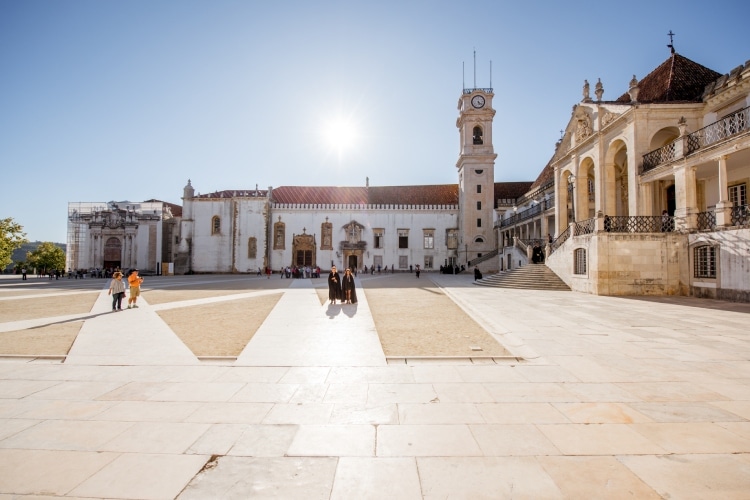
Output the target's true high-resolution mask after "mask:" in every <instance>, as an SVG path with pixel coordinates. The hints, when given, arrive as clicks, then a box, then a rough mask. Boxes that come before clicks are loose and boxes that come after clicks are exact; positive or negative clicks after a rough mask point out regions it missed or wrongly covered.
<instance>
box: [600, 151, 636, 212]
mask: <svg viewBox="0 0 750 500" xmlns="http://www.w3.org/2000/svg"><path fill="white" fill-rule="evenodd" d="M628 171H629V170H628V146H627V144H626V143H625V141H624V140H622V139H615V140H614V141H612V143H610V145H609V147H608V148H607V152H606V153H605V156H604V169H603V172H602V176H603V181H604V182H603V183H602V185H603V188H604V189H603V192H602V193H601V200H602V202H603V208H604V210H603V212H604V215H621V216H627V215H630V208H629V197H630V195H629V189H630V185H631V183H632V180H631V179H630V178H629V174H628Z"/></svg>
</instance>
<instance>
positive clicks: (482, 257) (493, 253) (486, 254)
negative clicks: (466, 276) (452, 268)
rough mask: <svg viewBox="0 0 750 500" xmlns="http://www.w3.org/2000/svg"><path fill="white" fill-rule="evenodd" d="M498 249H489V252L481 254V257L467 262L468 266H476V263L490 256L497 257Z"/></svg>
mask: <svg viewBox="0 0 750 500" xmlns="http://www.w3.org/2000/svg"><path fill="white" fill-rule="evenodd" d="M497 254H498V249H497V248H496V249H494V250H490V251H489V252H487V253H485V254H482V256H481V257H477V258H476V259H472V260H470V261H469V262H468V267H473V266H476V265H477V264H480V263H482V262H484V261H486V260H490V259H491V258H492V257H497Z"/></svg>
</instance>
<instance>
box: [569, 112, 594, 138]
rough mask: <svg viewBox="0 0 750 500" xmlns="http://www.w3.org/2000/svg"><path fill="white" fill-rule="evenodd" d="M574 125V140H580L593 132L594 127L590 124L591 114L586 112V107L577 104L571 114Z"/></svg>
mask: <svg viewBox="0 0 750 500" xmlns="http://www.w3.org/2000/svg"><path fill="white" fill-rule="evenodd" d="M573 118H574V119H575V125H576V135H575V137H576V142H577V143H578V142H581V141H583V140H585V139H586V138H587V137H589V136H590V135H591V134H593V133H594V127H593V126H592V120H591V115H590V114H589V113H588V111H587V110H586V108H584V107H583V106H578V107H577V108H576V111H575V113H574V115H573Z"/></svg>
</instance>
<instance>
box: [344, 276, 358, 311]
mask: <svg viewBox="0 0 750 500" xmlns="http://www.w3.org/2000/svg"><path fill="white" fill-rule="evenodd" d="M341 289H342V291H343V292H344V299H343V300H344V304H356V303H357V288H356V286H355V285H354V275H353V274H352V270H351V269H349V268H348V267H347V268H346V271H344V277H343V278H342V280H341Z"/></svg>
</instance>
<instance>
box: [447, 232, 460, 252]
mask: <svg viewBox="0 0 750 500" xmlns="http://www.w3.org/2000/svg"><path fill="white" fill-rule="evenodd" d="M446 243H447V245H448V250H455V249H457V248H458V230H457V229H448V234H447V235H446Z"/></svg>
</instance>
